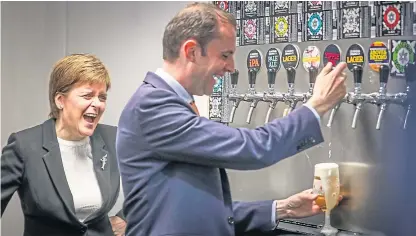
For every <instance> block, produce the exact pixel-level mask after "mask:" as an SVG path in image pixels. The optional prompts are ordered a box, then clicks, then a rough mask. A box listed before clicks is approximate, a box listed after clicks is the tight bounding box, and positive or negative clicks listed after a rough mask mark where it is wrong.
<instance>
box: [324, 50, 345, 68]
mask: <svg viewBox="0 0 416 236" xmlns="http://www.w3.org/2000/svg"><path fill="white" fill-rule="evenodd" d="M340 61H341V49H340V48H339V47H338V45H336V44H330V45H328V46H327V47H326V48H325V50H324V53H323V63H324V66H326V64H328V62H331V63H332V66H333V67H335V66H336V65H338V63H339V62H340Z"/></svg>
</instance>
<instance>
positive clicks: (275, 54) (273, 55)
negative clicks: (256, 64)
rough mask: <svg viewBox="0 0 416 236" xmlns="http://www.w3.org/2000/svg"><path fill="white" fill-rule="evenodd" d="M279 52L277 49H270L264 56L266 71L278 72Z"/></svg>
mask: <svg viewBox="0 0 416 236" xmlns="http://www.w3.org/2000/svg"><path fill="white" fill-rule="evenodd" d="M280 55H281V53H280V51H279V49H277V48H270V49H269V50H268V51H267V54H266V68H267V70H274V71H276V72H277V71H279V69H280V65H281V63H280V60H281V58H280Z"/></svg>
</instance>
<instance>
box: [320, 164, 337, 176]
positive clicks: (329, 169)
mask: <svg viewBox="0 0 416 236" xmlns="http://www.w3.org/2000/svg"><path fill="white" fill-rule="evenodd" d="M315 174H317V175H319V176H321V178H323V177H325V176H337V175H338V164H336V163H320V164H316V165H315Z"/></svg>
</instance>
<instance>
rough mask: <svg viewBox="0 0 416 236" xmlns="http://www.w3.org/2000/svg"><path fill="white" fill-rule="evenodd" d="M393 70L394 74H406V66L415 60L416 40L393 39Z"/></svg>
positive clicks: (391, 72) (392, 73)
mask: <svg viewBox="0 0 416 236" xmlns="http://www.w3.org/2000/svg"><path fill="white" fill-rule="evenodd" d="M391 50H392V56H391V57H392V58H391V66H390V68H391V71H390V74H391V75H392V76H404V68H405V66H406V65H407V64H408V63H413V62H414V61H415V50H416V41H410V40H391Z"/></svg>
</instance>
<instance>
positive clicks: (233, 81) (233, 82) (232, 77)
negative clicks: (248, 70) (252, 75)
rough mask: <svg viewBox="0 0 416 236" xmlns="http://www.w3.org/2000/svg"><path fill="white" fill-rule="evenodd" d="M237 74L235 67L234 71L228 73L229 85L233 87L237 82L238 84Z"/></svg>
mask: <svg viewBox="0 0 416 236" xmlns="http://www.w3.org/2000/svg"><path fill="white" fill-rule="evenodd" d="M238 74H239V71H238V70H237V69H235V70H234V72H232V73H231V74H230V76H231V85H232V86H233V87H237V84H238Z"/></svg>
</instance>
